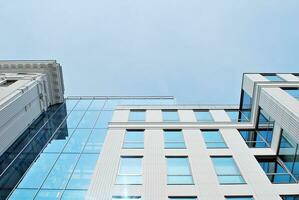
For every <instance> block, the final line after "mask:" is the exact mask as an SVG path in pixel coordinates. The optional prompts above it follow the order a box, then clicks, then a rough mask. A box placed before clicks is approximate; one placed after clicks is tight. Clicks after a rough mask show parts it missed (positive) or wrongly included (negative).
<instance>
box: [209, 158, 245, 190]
mask: <svg viewBox="0 0 299 200" xmlns="http://www.w3.org/2000/svg"><path fill="white" fill-rule="evenodd" d="M211 158H212V162H213V164H214V168H215V171H216V174H217V176H218V181H219V183H220V184H245V180H244V179H243V177H242V175H241V173H240V171H239V168H238V167H237V165H236V163H235V161H234V159H233V158H232V157H231V156H213V157H211Z"/></svg>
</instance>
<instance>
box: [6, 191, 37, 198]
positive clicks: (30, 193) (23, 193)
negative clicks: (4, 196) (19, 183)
mask: <svg viewBox="0 0 299 200" xmlns="http://www.w3.org/2000/svg"><path fill="white" fill-rule="evenodd" d="M36 193H37V189H16V190H15V191H14V192H13V194H12V195H11V196H10V197H9V199H10V200H23V199H33V198H34V197H35V195H36Z"/></svg>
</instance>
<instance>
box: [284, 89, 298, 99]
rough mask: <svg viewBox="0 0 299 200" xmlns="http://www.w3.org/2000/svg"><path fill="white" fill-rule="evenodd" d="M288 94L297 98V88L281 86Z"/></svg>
mask: <svg viewBox="0 0 299 200" xmlns="http://www.w3.org/2000/svg"><path fill="white" fill-rule="evenodd" d="M281 89H283V90H284V91H286V92H287V93H288V94H289V95H291V96H292V97H294V98H296V99H298V100H299V88H281Z"/></svg>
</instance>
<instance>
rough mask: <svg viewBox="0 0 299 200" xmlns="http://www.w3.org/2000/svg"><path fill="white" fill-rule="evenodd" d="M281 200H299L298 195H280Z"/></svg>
mask: <svg viewBox="0 0 299 200" xmlns="http://www.w3.org/2000/svg"><path fill="white" fill-rule="evenodd" d="M280 197H281V198H282V199H283V200H299V195H281V196H280Z"/></svg>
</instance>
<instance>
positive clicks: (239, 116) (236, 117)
mask: <svg viewBox="0 0 299 200" xmlns="http://www.w3.org/2000/svg"><path fill="white" fill-rule="evenodd" d="M225 112H226V114H227V115H228V116H229V118H230V120H231V121H232V122H248V121H249V120H248V119H247V116H246V115H244V114H243V113H242V112H241V111H239V110H225Z"/></svg>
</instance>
